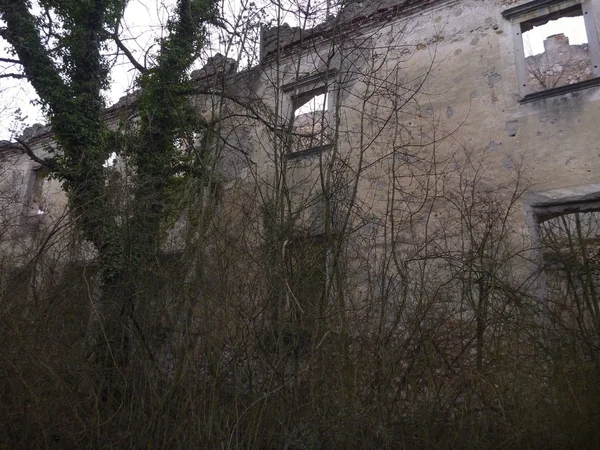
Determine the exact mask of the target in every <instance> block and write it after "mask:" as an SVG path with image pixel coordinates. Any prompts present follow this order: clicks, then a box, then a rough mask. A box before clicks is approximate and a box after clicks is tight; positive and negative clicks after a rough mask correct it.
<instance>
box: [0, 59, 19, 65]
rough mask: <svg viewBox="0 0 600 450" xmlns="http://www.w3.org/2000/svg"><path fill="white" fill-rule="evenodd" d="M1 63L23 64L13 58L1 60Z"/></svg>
mask: <svg viewBox="0 0 600 450" xmlns="http://www.w3.org/2000/svg"><path fill="white" fill-rule="evenodd" d="M0 62H3V63H9V64H23V63H22V62H21V61H19V60H18V59H12V58H0Z"/></svg>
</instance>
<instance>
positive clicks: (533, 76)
mask: <svg viewBox="0 0 600 450" xmlns="http://www.w3.org/2000/svg"><path fill="white" fill-rule="evenodd" d="M544 50H545V51H544V53H541V54H538V55H533V56H529V57H527V58H525V64H526V66H527V77H528V80H527V83H528V85H529V88H530V89H531V90H532V91H534V92H539V91H544V90H546V89H552V88H554V87H558V86H565V85H569V84H575V83H579V82H581V81H586V80H590V79H592V78H593V77H594V74H593V70H592V60H591V58H590V51H589V46H588V44H582V45H570V43H569V38H568V37H567V36H565V35H564V34H562V33H561V34H556V35H554V36H550V37H548V38H547V39H546V40H545V41H544Z"/></svg>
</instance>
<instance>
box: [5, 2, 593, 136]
mask: <svg viewBox="0 0 600 450" xmlns="http://www.w3.org/2000/svg"><path fill="white" fill-rule="evenodd" d="M221 1H222V3H221V8H222V11H223V12H224V15H225V18H226V21H227V24H228V25H227V28H228V29H227V30H226V31H222V30H213V32H212V34H211V40H210V42H209V45H208V46H207V49H206V50H207V52H206V54H205V55H203V56H204V57H203V58H200V60H199V61H198V63H197V65H196V67H195V68H199V67H200V66H201V65H202V61H205V59H206V57H207V56H208V55H209V54H214V53H215V52H217V51H219V52H221V53H226V54H227V55H228V56H229V57H234V58H237V53H238V51H239V49H240V42H239V39H238V40H237V42H233V43H232V42H231V41H230V40H229V39H228V38H229V37H230V36H234V35H235V34H236V33H238V37H239V36H241V35H243V34H244V33H247V32H250V33H255V34H256V32H257V29H258V26H259V25H258V24H259V23H262V24H264V23H268V21H269V20H276V17H277V14H276V13H275V7H274V6H273V3H272V2H271V0H254V1H252V0H221ZM285 1H286V2H288V4H287V7H286V8H285V10H280V11H279V12H280V14H281V17H279V20H280V21H281V22H288V23H289V24H290V25H292V26H298V25H300V23H299V22H301V21H302V19H301V18H299V17H298V16H299V14H298V13H297V11H298V10H301V9H303V8H304V7H305V4H304V2H306V1H307V0H285ZM317 1H318V2H320V3H318V4H317V3H316V2H315V1H314V0H313V1H312V3H311V4H312V5H315V4H317V8H319V9H320V10H322V11H324V10H325V5H326V2H327V0H317ZM332 1H334V0H332ZM175 2H176V0H130V2H129V4H128V7H127V9H126V11H125V16H124V19H123V34H124V36H123V41H124V42H125V44H126V46H127V47H128V48H129V49H130V51H131V52H132V53H133V54H134V56H135V57H136V59H138V61H141V62H144V60H145V58H147V57H148V55H151V54H152V50H153V49H156V44H155V40H156V39H157V38H159V37H161V35H162V33H164V26H165V24H166V20H167V17H168V14H169V11H172V9H173V7H174V4H175ZM250 3H254V4H255V5H257V8H260V9H262V10H263V11H264V12H265V13H264V14H263V15H262V16H259V15H254V16H253V19H254V23H255V26H251V25H248V24H249V23H250V22H249V21H248V20H247V18H244V17H241V12H243V11H245V10H247V8H248V5H249V4H250ZM38 11H39V8H38ZM321 15H322V16H323V15H324V14H321ZM314 20H319V19H318V18H317V19H314ZM314 25H315V22H314V21H313V23H309V24H308V26H314ZM244 27H250V28H246V29H245V28H244ZM561 32H563V33H565V34H566V35H567V36H568V37H569V40H570V43H571V44H581V43H584V42H587V37H586V32H585V25H584V23H583V16H580V17H569V18H561V19H559V20H555V21H550V22H548V23H547V24H545V25H543V26H541V27H536V28H534V29H532V30H530V31H528V32H526V33H523V40H524V45H525V51H526V56H529V55H532V54H538V53H542V52H543V51H544V46H543V41H544V39H545V38H547V37H548V36H551V35H553V34H557V33H561ZM0 42H1V41H0ZM6 46H7V45H6V44H5V45H2V46H0V56H6V57H10V54H9V53H8V52H7V51H6ZM148 50H150V51H149V52H148ZM112 61H113V67H112V71H111V80H112V82H111V88H110V90H109V91H108V92H106V93H105V97H106V103H107V105H111V104H113V103H115V102H117V101H118V100H119V98H121V97H122V96H123V95H124V94H125V93H127V91H128V90H129V89H131V88H132V86H133V82H134V80H135V77H136V75H137V71H136V70H135V69H133V68H132V66H131V64H129V63H128V61H127V60H126V59H125V57H124V56H123V55H120V56H119V57H118V58H114V57H113V58H112ZM243 63H244V61H242V64H243ZM6 72H14V68H11V67H5V68H2V67H0V74H1V73H6ZM0 96H1V97H0V139H11V138H13V137H15V136H18V135H19V134H20V133H21V131H22V129H23V128H24V127H25V126H29V125H32V124H34V123H43V122H44V117H43V115H42V113H41V111H40V108H39V106H37V105H34V104H32V103H31V102H32V100H34V99H35V98H36V95H35V92H34V90H33V89H32V88H31V86H29V84H28V83H27V82H26V81H25V80H14V79H9V78H2V79H0ZM310 106H313V107H314V105H307V106H306V108H309V107H310ZM318 107H322V105H318V106H317V108H318ZM17 109H19V110H20V116H21V117H22V119H23V120H21V121H15V119H14V117H15V116H14V112H15V110H17Z"/></svg>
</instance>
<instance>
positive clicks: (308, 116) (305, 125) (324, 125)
mask: <svg viewBox="0 0 600 450" xmlns="http://www.w3.org/2000/svg"><path fill="white" fill-rule="evenodd" d="M328 110H329V95H328V92H327V90H326V88H325V87H323V88H321V89H318V90H315V91H311V92H309V93H306V94H302V95H300V96H297V97H296V98H295V99H294V116H293V124H292V134H293V138H294V140H293V147H292V153H294V152H301V151H305V150H309V149H312V148H316V147H321V146H323V145H327V144H329V143H330V141H329V133H328V128H329V124H328V115H329V112H328Z"/></svg>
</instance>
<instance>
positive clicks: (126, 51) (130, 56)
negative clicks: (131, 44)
mask: <svg viewBox="0 0 600 450" xmlns="http://www.w3.org/2000/svg"><path fill="white" fill-rule="evenodd" d="M113 39H114V40H115V43H116V44H117V47H118V48H119V50H121V51H122V52H123V53H124V54H125V56H126V57H127V59H128V60H129V62H130V63H131V64H132V65H133V67H135V68H136V69H137V70H139V71H140V72H142V73H144V72H147V71H148V69H146V68H145V67H144V66H143V65H141V64H140V63H139V62H138V61H137V60H136V59H135V58H134V57H133V54H132V53H131V52H130V51H129V49H128V48H127V47H125V44H123V42H122V41H121V39H119V36H117V35H116V34H115V35H114V36H113Z"/></svg>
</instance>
